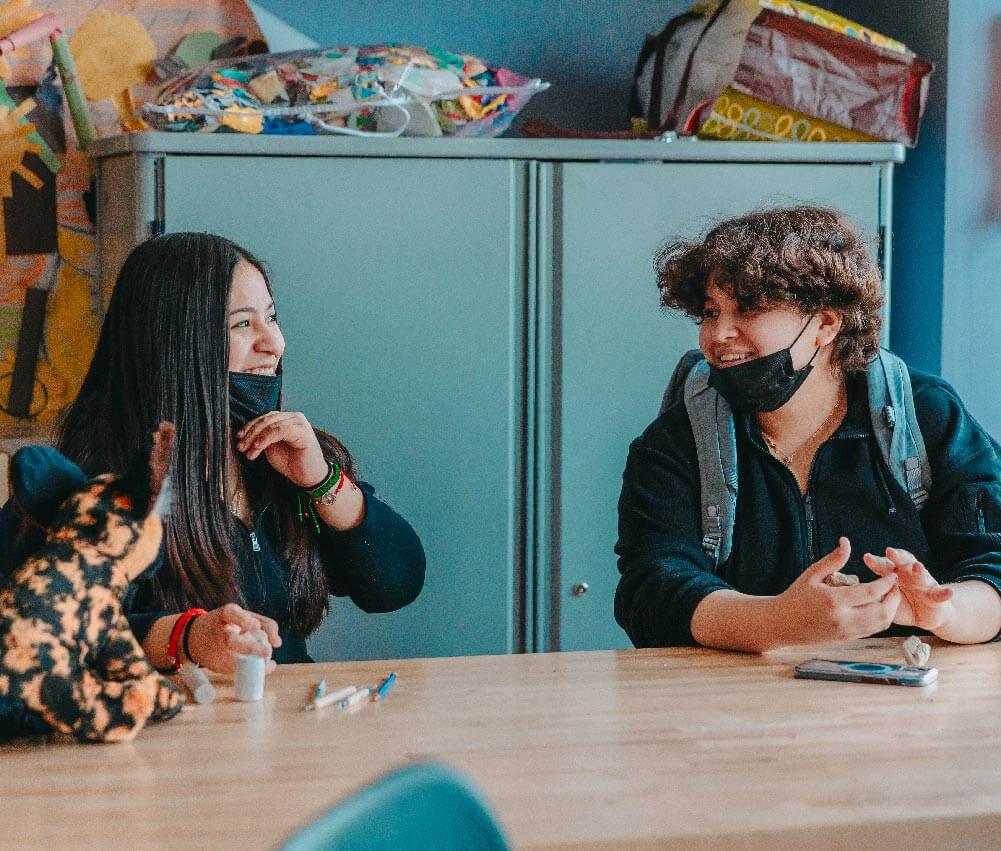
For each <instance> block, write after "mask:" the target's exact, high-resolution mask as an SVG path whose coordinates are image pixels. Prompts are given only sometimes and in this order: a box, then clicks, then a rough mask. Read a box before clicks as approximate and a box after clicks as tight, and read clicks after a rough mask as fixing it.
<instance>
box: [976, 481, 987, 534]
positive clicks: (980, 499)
mask: <svg viewBox="0 0 1001 851" xmlns="http://www.w3.org/2000/svg"><path fill="white" fill-rule="evenodd" d="M977 531H978V532H986V531H987V521H986V520H985V519H984V494H983V491H977Z"/></svg>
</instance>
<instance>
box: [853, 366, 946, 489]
mask: <svg viewBox="0 0 1001 851" xmlns="http://www.w3.org/2000/svg"><path fill="white" fill-rule="evenodd" d="M867 378H868V380H869V412H870V415H871V417H872V429H873V433H874V434H875V436H876V442H877V443H878V444H879V451H880V452H881V453H882V455H883V460H884V461H886V465H887V467H889V469H890V472H891V473H892V475H893V478H894V479H896V480H897V482H898V484H899V485H900V486H901V487H902V488H903V489H904V490H905V491H906V492H907V495H908V496H910V498H911V501H912V502H913V503H914V505H915V506H917V507H918V508H921V506H923V505H924V504H925V502H927V501H928V493H929V492H930V491H931V465H930V464H929V463H928V453H927V451H926V450H925V442H924V438H923V437H922V436H921V429H920V427H919V426H918V418H917V416H916V415H915V413H914V394H913V392H912V390H911V375H910V373H909V372H908V371H907V365H906V364H905V363H904V362H903V361H902V360H901V359H900V358H898V357H897V356H896V355H895V354H893V353H892V352H889V351H887V350H886V349H880V351H879V355H878V356H877V357H876V358H875V359H874V360H873V362H872V363H871V364H870V365H869V369H868V371H867Z"/></svg>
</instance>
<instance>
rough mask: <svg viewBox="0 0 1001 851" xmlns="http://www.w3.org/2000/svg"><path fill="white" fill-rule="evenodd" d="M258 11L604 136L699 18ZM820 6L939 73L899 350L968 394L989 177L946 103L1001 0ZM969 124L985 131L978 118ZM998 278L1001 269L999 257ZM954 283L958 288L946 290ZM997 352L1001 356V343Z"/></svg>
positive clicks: (902, 187) (296, 5)
mask: <svg viewBox="0 0 1001 851" xmlns="http://www.w3.org/2000/svg"><path fill="white" fill-rule="evenodd" d="M257 2H258V3H259V5H260V6H262V7H263V8H264V9H266V10H267V11H269V12H271V13H273V14H274V15H276V16H278V17H279V18H281V19H283V20H285V21H287V22H288V23H289V24H290V25H292V26H293V27H295V28H296V29H298V30H300V31H302V32H303V33H305V34H306V35H308V36H309V37H310V38H313V39H315V40H316V41H318V42H320V43H322V44H336V43H358V44H363V43H371V42H378V41H384V40H396V41H403V42H411V43H415V44H424V45H439V46H441V47H445V48H449V49H453V50H458V51H463V52H469V53H474V54H478V55H480V56H482V57H483V58H485V59H486V60H487V61H489V62H490V63H491V64H497V65H505V66H507V67H509V68H511V69H512V70H515V71H518V72H519V73H523V74H526V75H528V76H537V77H542V78H543V79H545V80H548V81H550V82H551V83H552V84H553V87H552V88H551V89H550V90H549V91H547V92H544V93H542V94H541V95H538V96H536V97H535V98H534V99H533V101H532V102H531V103H529V105H528V107H527V108H526V110H525V112H524V113H523V115H524V116H536V117H539V118H544V119H545V120H548V121H551V122H553V123H555V124H560V125H564V126H568V127H577V128H583V129H593V130H613V129H623V128H625V127H626V126H627V108H626V105H627V102H628V97H629V90H630V87H631V83H632V74H633V68H634V65H635V61H636V55H637V53H638V51H639V49H640V46H641V45H642V43H643V37H644V35H645V34H646V33H652V32H657V31H659V30H660V29H661V28H662V27H663V25H664V23H665V22H666V21H667V19H668V18H670V17H671V16H672V15H675V14H678V13H680V12H682V11H684V10H685V9H687V8H688V7H689V6H690V5H691V2H690V0H659V2H657V0H621V2H611V0H610V2H598V1H597V0H594V2H586V0H564V2H560V0H535V2H519V0H497V2H495V3H494V4H492V5H491V6H489V7H487V6H486V5H482V4H481V5H477V4H467V3H459V2H454V0H452V2H450V0H438V2H435V3H424V4H421V6H420V9H421V13H420V14H415V13H413V11H411V12H403V13H401V8H402V7H401V4H399V3H398V2H392V0H370V2H367V3H364V4H355V3H331V2H317V0H310V1H309V2H299V1H298V0H296V2H293V0H257ZM819 5H822V6H824V7H825V8H828V9H830V10H832V11H835V12H839V13H841V14H844V15H847V16H848V17H851V18H853V19H855V20H858V21H860V22H862V23H865V24H867V25H869V26H871V27H873V28H874V29H877V30H879V31H881V32H883V33H885V34H887V35H890V36H893V37H895V38H898V39H900V40H901V41H903V42H905V43H906V44H908V45H909V46H910V47H911V48H912V49H913V50H915V51H916V52H917V53H918V54H920V55H921V56H923V57H924V58H926V59H929V60H931V61H932V62H934V63H935V65H936V71H935V74H934V75H933V77H932V82H931V91H930V95H929V101H928V106H927V110H926V113H925V120H924V123H923V125H922V129H921V138H920V143H919V145H918V147H917V148H916V149H915V150H913V151H908V154H907V161H906V162H905V163H904V164H903V165H902V166H899V167H898V168H897V170H896V174H895V187H894V188H895V198H894V243H893V285H894V288H893V298H892V304H891V337H890V344H891V346H892V347H893V348H894V350H896V351H897V352H899V353H900V354H901V355H902V356H903V357H904V358H906V359H907V361H908V362H909V363H911V364H912V365H913V366H916V367H918V368H920V369H924V370H927V371H930V372H935V373H938V372H942V371H943V364H944V371H945V374H946V377H948V378H950V380H952V381H953V382H954V383H956V384H957V385H959V386H960V388H961V389H962V390H964V391H965V390H966V389H967V388H969V387H971V386H972V382H971V381H970V380H969V376H968V375H967V372H966V369H967V368H966V366H965V365H966V363H968V360H967V358H966V354H965V351H963V350H962V347H963V346H964V345H965V344H966V341H967V339H969V338H970V333H971V329H972V328H974V327H975V325H976V321H977V318H978V316H980V315H982V314H980V313H978V311H977V310H976V309H973V310H972V311H971V315H970V316H966V315H965V314H964V306H963V301H962V298H963V297H962V295H961V293H962V292H963V290H962V289H961V287H960V288H957V285H956V280H957V276H958V278H962V277H963V276H964V275H965V274H966V273H967V270H968V266H969V265H970V258H971V253H970V252H971V251H973V250H974V249H973V248H972V247H971V246H969V245H967V244H966V243H965V242H963V240H965V239H966V234H967V229H968V227H969V226H970V222H969V219H970V214H969V210H967V206H966V203H965V201H964V200H963V199H964V198H965V197H967V196H965V195H963V193H965V192H968V191H971V190H972V191H974V192H976V190H977V187H978V186H981V191H982V184H983V183H984V182H986V181H987V178H988V171H987V168H988V166H987V165H986V164H985V162H984V160H983V157H982V155H980V154H978V152H977V145H976V141H975V137H974V134H973V131H972V130H971V125H970V124H969V123H963V124H957V123H956V122H955V121H953V122H952V123H951V124H950V125H949V127H948V131H949V133H948V136H947V124H946V91H947V85H948V86H949V104H950V106H949V115H950V117H952V116H953V115H954V113H957V112H958V110H960V109H962V108H963V107H962V105H963V104H967V105H972V103H973V98H974V95H972V94H971V93H970V91H971V89H970V88H969V87H972V91H977V90H978V86H980V87H981V88H982V85H983V84H982V67H983V59H982V57H983V56H984V53H983V52H981V51H982V50H983V49H984V47H983V45H984V40H985V38H986V34H985V30H986V27H985V21H989V19H990V12H991V11H992V10H995V11H996V12H997V14H1001V0H963V2H962V3H953V4H952V8H951V9H950V5H949V3H948V0H879V2H873V0H826V2H824V0H821V2H820V3H819ZM410 8H411V10H412V9H413V7H410ZM488 8H489V11H488ZM950 22H953V24H954V25H953V26H952V27H951V28H950ZM950 45H951V46H953V47H954V48H955V51H954V53H953V56H954V57H955V58H954V59H953V65H955V64H956V63H960V67H959V79H960V80H962V81H963V82H962V83H961V84H960V83H955V81H954V80H952V79H950V77H949V76H948V75H947V73H946V72H947V63H946V60H947V57H948V56H949V47H950ZM974 46H976V48H975V49H974ZM978 75H979V78H978ZM969 120H971V121H973V124H974V125H975V123H976V122H975V116H973V117H970V119H969ZM947 140H948V142H949V156H948V163H949V167H950V169H952V170H954V171H955V174H952V173H950V181H949V184H948V188H947V183H946V142H947ZM978 233H980V232H979V231H978ZM978 256H979V255H978ZM989 256H992V257H993V255H989ZM993 266H994V268H998V267H1001V254H999V256H998V257H997V258H995V260H994V261H993ZM987 268H989V267H985V270H986V269H987ZM946 270H949V272H948V274H949V275H950V276H951V280H952V281H953V288H952V289H950V288H948V287H945V286H944V284H943V280H944V275H945V274H946ZM981 321H982V320H981ZM971 323H972V324H971ZM956 335H959V337H958V339H957V338H956ZM997 339H998V341H999V344H1001V335H997ZM976 405H977V406H978V407H979V408H981V409H982V410H985V411H986V412H987V414H986V416H987V417H988V418H989V419H993V422H994V427H993V430H994V431H995V432H997V433H999V434H1001V401H999V402H998V403H997V405H998V409H997V411H996V413H995V412H994V409H993V408H990V407H989V405H988V402H987V400H980V399H978V400H977V401H976Z"/></svg>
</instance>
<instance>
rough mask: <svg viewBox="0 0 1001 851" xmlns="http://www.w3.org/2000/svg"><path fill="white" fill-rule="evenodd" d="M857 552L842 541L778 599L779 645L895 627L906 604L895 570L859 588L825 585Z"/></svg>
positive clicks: (863, 634)
mask: <svg viewBox="0 0 1001 851" xmlns="http://www.w3.org/2000/svg"><path fill="white" fill-rule="evenodd" d="M851 551H852V549H851V544H850V543H849V541H848V539H847V538H841V539H839V541H838V546H837V547H835V548H834V549H833V550H832V551H831V552H829V553H828V554H827V555H826V556H824V557H823V558H821V559H819V560H818V561H816V562H814V563H813V564H811V565H810V566H809V567H808V568H807V569H806V570H804V571H803V573H802V574H800V576H799V577H798V578H797V579H796V581H795V582H793V583H792V585H790V586H789V587H788V588H787V589H786V590H785V591H783V592H782V593H781V594H779V595H778V596H777V597H776V598H775V605H774V608H773V612H772V618H771V620H772V625H773V626H772V628H773V629H774V634H775V636H776V637H777V638H778V639H779V643H781V644H810V643H813V642H820V641H831V640H837V641H841V640H846V639H852V638H866V637H868V636H870V635H875V634H876V633H877V632H882V631H883V630H884V629H887V628H888V627H889V626H890V624H891V623H893V621H894V618H895V617H896V616H897V612H898V609H899V607H900V605H901V600H902V598H901V593H900V590H899V588H898V587H897V583H898V577H897V575H896V574H895V573H894V572H893V571H887V572H886V574H887V575H885V576H881V578H879V579H876V580H874V581H872V582H863V583H860V584H858V585H848V586H841V587H831V586H830V585H827V584H826V583H825V582H824V580H825V579H826V578H827V577H828V576H830V575H831V574H832V573H836V572H837V571H839V570H841V568H843V567H844V566H845V565H846V564H847V563H848V558H849V557H850V556H851Z"/></svg>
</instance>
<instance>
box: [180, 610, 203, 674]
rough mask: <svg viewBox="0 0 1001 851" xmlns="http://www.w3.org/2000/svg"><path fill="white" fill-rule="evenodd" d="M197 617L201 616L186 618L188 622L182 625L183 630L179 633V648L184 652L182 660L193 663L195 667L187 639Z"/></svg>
mask: <svg viewBox="0 0 1001 851" xmlns="http://www.w3.org/2000/svg"><path fill="white" fill-rule="evenodd" d="M199 617H201V615H200V614H197V615H192V616H191V617H190V618H188V622H187V623H186V624H185V625H184V630H183V631H182V632H181V648H182V649H183V650H184V658H185V659H187V660H188V661H189V662H194V663H195V664H196V665H197V664H198V663H197V662H195V658H194V656H192V655H191V648H190V647H188V639H189V636H190V635H191V627H193V626H194V625H195V621H196V620H198V618H199Z"/></svg>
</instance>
